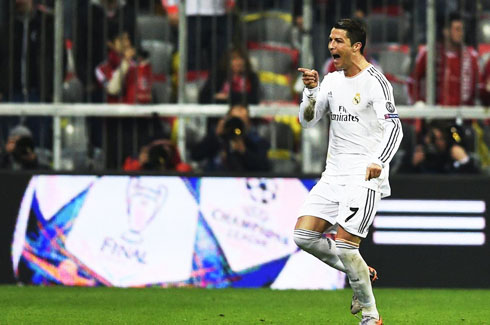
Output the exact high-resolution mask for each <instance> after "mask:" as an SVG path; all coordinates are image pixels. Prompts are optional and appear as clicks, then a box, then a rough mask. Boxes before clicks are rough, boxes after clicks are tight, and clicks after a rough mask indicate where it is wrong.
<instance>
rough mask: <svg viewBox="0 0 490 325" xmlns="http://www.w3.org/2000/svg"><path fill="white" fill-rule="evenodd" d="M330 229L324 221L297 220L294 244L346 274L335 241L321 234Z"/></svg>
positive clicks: (314, 219) (308, 217) (304, 218)
mask: <svg viewBox="0 0 490 325" xmlns="http://www.w3.org/2000/svg"><path fill="white" fill-rule="evenodd" d="M330 227H332V224H331V223H330V222H328V221H326V220H324V219H321V218H317V217H313V216H302V217H300V218H298V221H297V222H296V227H295V228H294V242H295V243H296V245H298V247H299V248H301V249H302V250H304V251H305V252H308V253H310V254H311V255H313V256H315V257H317V258H318V259H320V260H321V261H323V262H324V263H326V264H328V265H330V266H331V267H333V268H335V269H337V270H339V271H342V272H346V270H345V268H344V265H343V264H342V262H341V260H340V259H339V257H338V255H337V253H338V252H337V248H336V245H335V241H333V240H331V239H330V238H325V237H323V236H322V235H323V233H324V232H325V231H326V230H327V229H328V228H330Z"/></svg>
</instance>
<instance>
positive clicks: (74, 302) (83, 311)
mask: <svg viewBox="0 0 490 325" xmlns="http://www.w3.org/2000/svg"><path fill="white" fill-rule="evenodd" d="M351 294H352V293H351V290H349V289H346V290H336V291H320V290H318V291H303V290H284V291H279V290H270V289H193V288H172V289H161V288H145V289H118V288H69V287H31V286H26V287H17V286H0V324H358V320H357V319H356V318H354V316H352V315H350V312H349V305H350V299H351ZM375 295H376V298H377V302H378V308H379V311H380V313H381V315H382V317H383V319H384V320H385V324H490V290H439V289H437V290H436V289H434V290H429V289H375Z"/></svg>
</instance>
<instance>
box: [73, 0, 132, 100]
mask: <svg viewBox="0 0 490 325" xmlns="http://www.w3.org/2000/svg"><path fill="white" fill-rule="evenodd" d="M133 3H134V2H133V1H125V0H89V1H78V7H77V15H76V17H77V18H78V21H77V23H76V24H75V23H74V25H75V26H76V34H75V36H74V39H73V43H74V47H75V61H76V65H77V68H76V71H77V73H78V75H79V77H80V79H81V80H82V83H83V84H84V85H86V89H87V93H88V98H87V99H88V101H89V102H102V101H103V93H102V92H101V91H100V88H98V87H96V82H95V81H96V80H95V76H94V70H95V67H96V66H97V65H98V64H100V62H103V61H104V60H105V59H106V55H107V53H108V52H107V50H106V47H107V41H108V40H113V39H114V38H115V37H116V36H117V35H121V34H123V33H127V35H128V36H129V39H130V40H131V42H132V43H133V44H134V39H135V38H134V34H135V26H136V11H135V10H134V7H133Z"/></svg>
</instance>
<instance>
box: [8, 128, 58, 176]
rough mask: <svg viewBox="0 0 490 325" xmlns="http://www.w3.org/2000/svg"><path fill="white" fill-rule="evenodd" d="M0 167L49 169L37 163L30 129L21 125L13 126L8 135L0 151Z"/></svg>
mask: <svg viewBox="0 0 490 325" xmlns="http://www.w3.org/2000/svg"><path fill="white" fill-rule="evenodd" d="M0 168H4V169H12V170H33V169H49V167H48V166H43V165H41V164H40V163H39V161H38V159H37V155H36V153H35V151H34V140H33V138H32V133H31V131H30V130H29V129H28V128H27V127H25V126H23V125H18V126H16V127H14V128H13V129H12V130H11V131H10V133H9V136H8V139H7V144H6V145H5V148H4V149H3V150H2V152H1V153H0Z"/></svg>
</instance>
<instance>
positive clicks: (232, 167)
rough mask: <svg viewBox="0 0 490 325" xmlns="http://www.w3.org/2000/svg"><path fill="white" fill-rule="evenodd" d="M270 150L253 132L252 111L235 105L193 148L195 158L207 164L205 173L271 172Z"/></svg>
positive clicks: (193, 158)
mask: <svg viewBox="0 0 490 325" xmlns="http://www.w3.org/2000/svg"><path fill="white" fill-rule="evenodd" d="M269 147H270V144H269V143H268V142H267V141H266V140H265V139H264V138H262V137H260V136H259V135H258V134H257V133H256V132H255V131H254V130H253V129H252V128H251V126H250V116H249V111H248V107H247V106H245V105H242V104H235V105H233V106H231V107H230V109H229V111H228V113H227V114H226V116H224V117H223V118H222V119H220V120H219V121H218V123H217V125H216V128H215V129H214V130H213V131H211V132H208V134H207V135H206V136H205V137H204V138H203V140H202V141H200V142H199V143H197V144H196V145H195V146H194V147H193V148H192V151H191V158H192V160H195V161H199V162H204V166H203V170H204V171H233V172H236V171H244V172H245V171H247V172H248V171H268V170H269V168H270V165H269V160H268V158H267V152H268V150H269Z"/></svg>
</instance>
